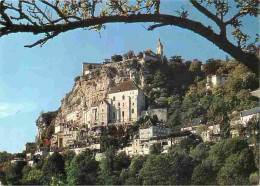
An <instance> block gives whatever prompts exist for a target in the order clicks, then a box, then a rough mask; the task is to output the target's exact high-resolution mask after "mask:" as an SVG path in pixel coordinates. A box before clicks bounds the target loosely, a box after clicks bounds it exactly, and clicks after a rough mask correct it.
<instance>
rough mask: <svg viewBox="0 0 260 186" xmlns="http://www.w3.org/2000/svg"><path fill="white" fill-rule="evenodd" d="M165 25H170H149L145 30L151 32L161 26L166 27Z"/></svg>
mask: <svg viewBox="0 0 260 186" xmlns="http://www.w3.org/2000/svg"><path fill="white" fill-rule="evenodd" d="M167 25H170V24H165V23H161V24H155V25H150V26H149V27H148V29H147V30H148V31H152V30H154V29H155V28H158V27H162V26H167Z"/></svg>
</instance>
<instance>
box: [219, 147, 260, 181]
mask: <svg viewBox="0 0 260 186" xmlns="http://www.w3.org/2000/svg"><path fill="white" fill-rule="evenodd" d="M255 170H256V168H255V163H254V155H253V153H252V151H251V150H249V149H244V150H242V151H240V152H238V153H234V154H231V155H230V156H229V157H228V158H227V159H226V160H225V164H224V166H223V167H221V169H220V171H219V173H218V178H217V180H218V183H219V184H220V185H231V184H232V185H233V184H235V185H244V184H249V176H250V174H251V173H253V172H254V171H255Z"/></svg>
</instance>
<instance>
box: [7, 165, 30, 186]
mask: <svg viewBox="0 0 260 186" xmlns="http://www.w3.org/2000/svg"><path fill="white" fill-rule="evenodd" d="M25 165H26V163H25V162H16V163H14V164H11V165H10V166H9V167H7V170H6V173H5V175H6V182H7V183H8V184H10V185H20V184H21V183H22V177H23V173H22V169H23V167H24V166H25Z"/></svg>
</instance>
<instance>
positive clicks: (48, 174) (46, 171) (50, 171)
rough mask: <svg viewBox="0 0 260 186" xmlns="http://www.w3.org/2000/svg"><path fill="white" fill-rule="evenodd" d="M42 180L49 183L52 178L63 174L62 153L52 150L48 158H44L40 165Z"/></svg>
mask: <svg viewBox="0 0 260 186" xmlns="http://www.w3.org/2000/svg"><path fill="white" fill-rule="evenodd" d="M42 171H43V175H44V182H45V183H47V184H51V181H52V180H53V179H54V178H61V177H63V176H65V169H64V160H63V158H62V155H61V154H60V153H58V152H54V153H53V154H52V155H51V156H50V157H49V158H47V159H46V161H45V162H44V165H43V167H42Z"/></svg>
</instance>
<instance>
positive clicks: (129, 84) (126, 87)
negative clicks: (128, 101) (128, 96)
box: [109, 81, 139, 94]
mask: <svg viewBox="0 0 260 186" xmlns="http://www.w3.org/2000/svg"><path fill="white" fill-rule="evenodd" d="M138 89H139V88H138V87H137V85H136V84H135V83H134V81H124V82H121V83H119V85H118V86H116V87H114V88H113V89H112V90H111V91H110V92H109V93H110V94H113V93H118V92H124V91H130V90H138Z"/></svg>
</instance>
